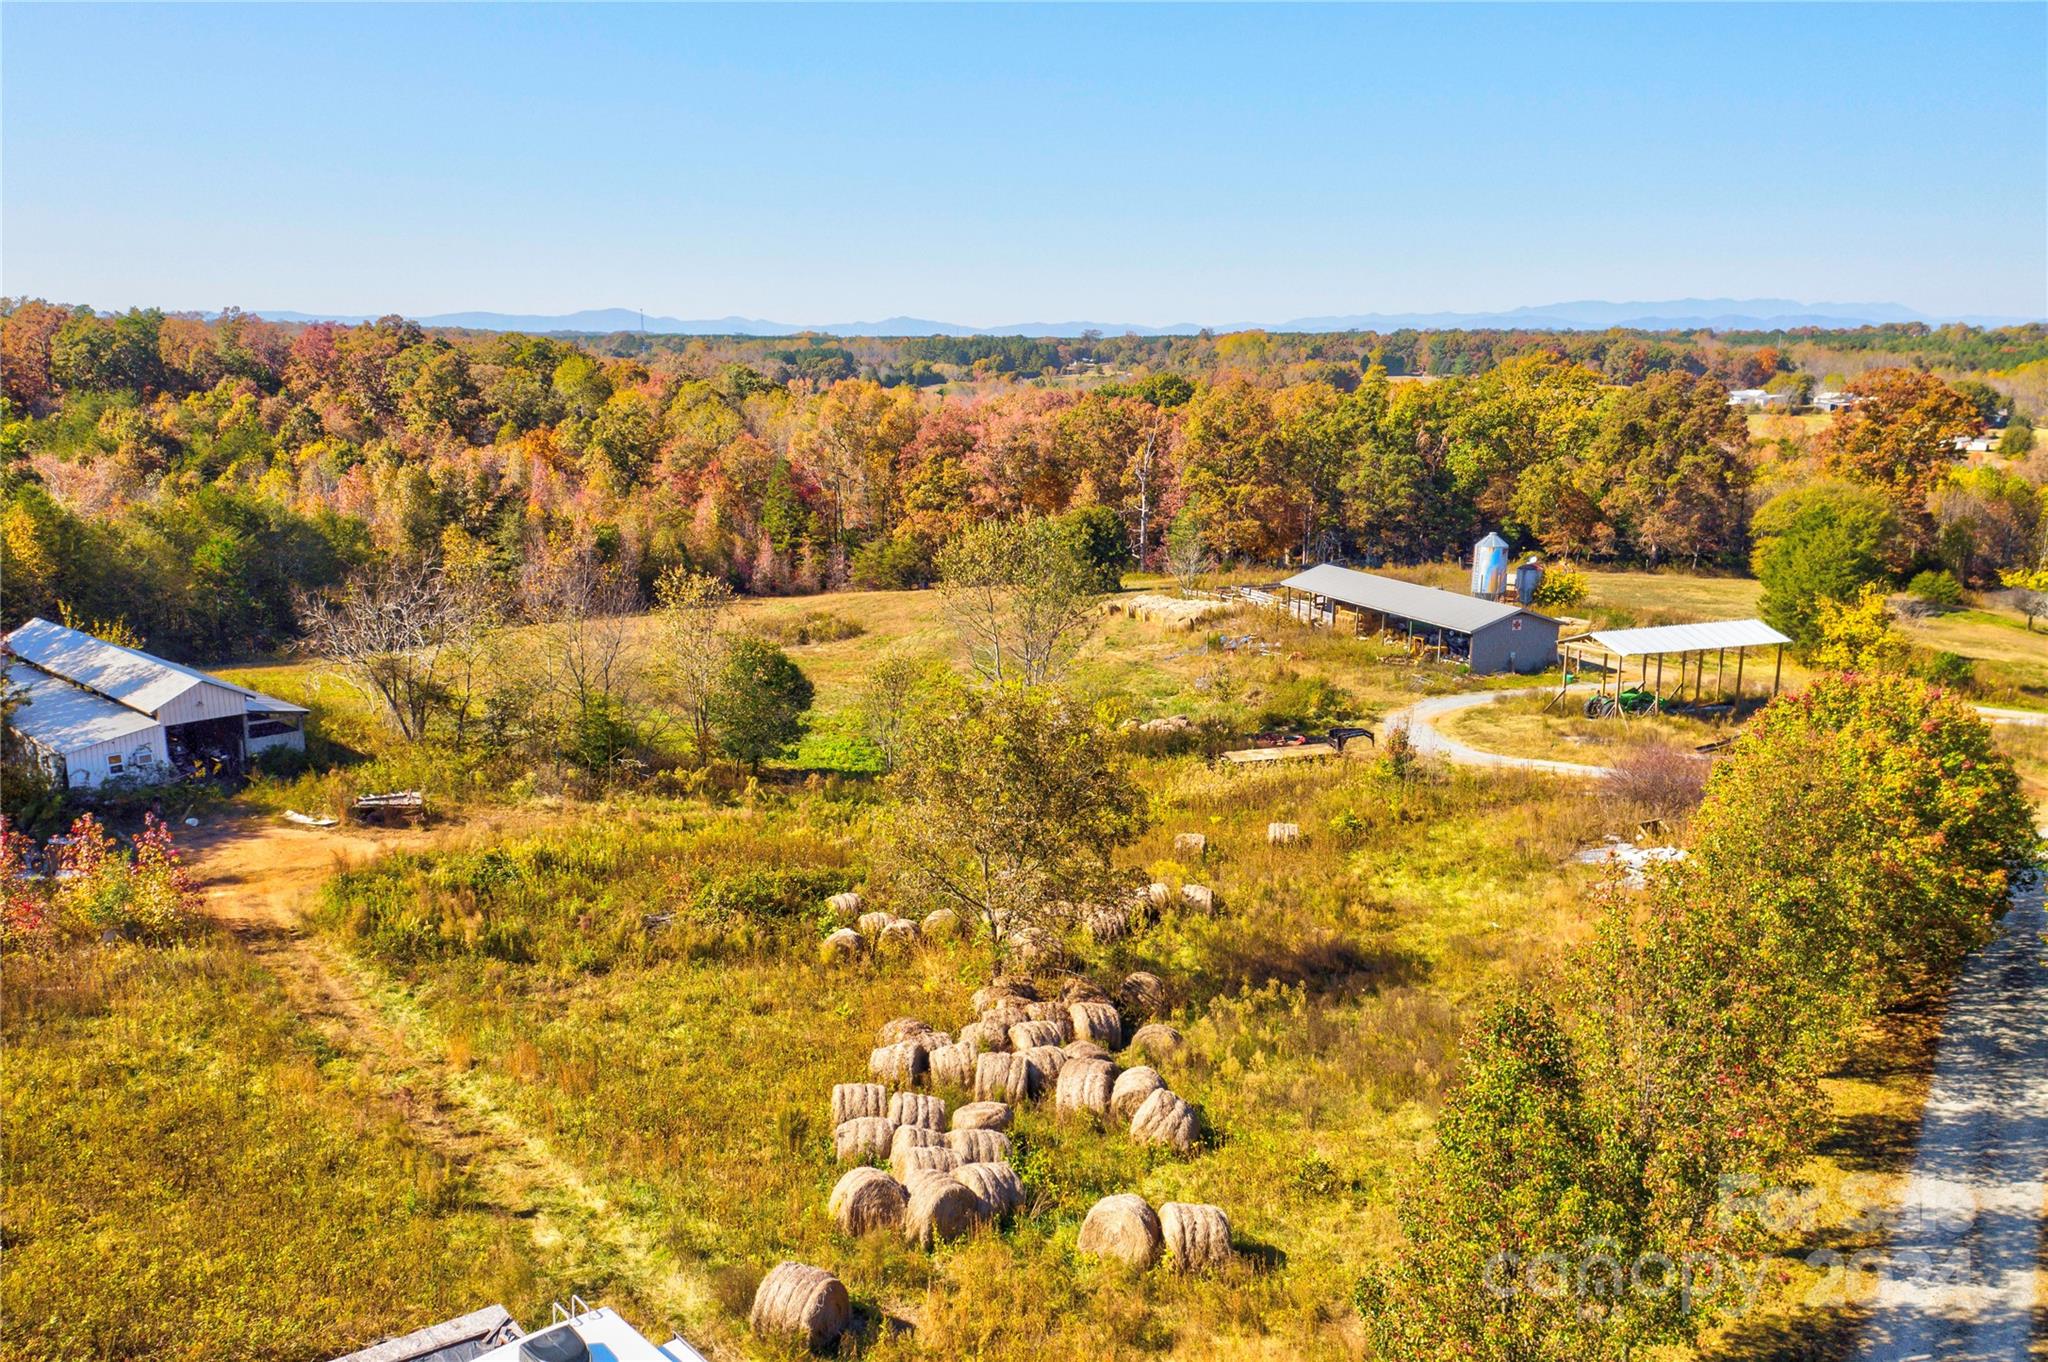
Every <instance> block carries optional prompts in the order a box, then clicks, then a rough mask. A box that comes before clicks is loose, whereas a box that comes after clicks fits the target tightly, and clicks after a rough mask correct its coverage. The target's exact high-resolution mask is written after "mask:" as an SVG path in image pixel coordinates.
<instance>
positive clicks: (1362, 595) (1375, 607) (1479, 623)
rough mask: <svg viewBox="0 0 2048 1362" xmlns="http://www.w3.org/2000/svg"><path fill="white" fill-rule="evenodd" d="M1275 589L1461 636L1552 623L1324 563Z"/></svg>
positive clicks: (1513, 608) (1534, 614) (1471, 598)
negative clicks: (1493, 627)
mask: <svg viewBox="0 0 2048 1362" xmlns="http://www.w3.org/2000/svg"><path fill="white" fill-rule="evenodd" d="M1281 585H1283V586H1290V587H1293V588H1294V589H1295V590H1296V591H1306V592H1309V593H1311V594H1313V595H1317V596H1323V597H1327V598H1328V599H1330V600H1333V601H1337V602H1339V603H1341V604H1343V605H1349V606H1356V607H1359V608H1361V609H1365V610H1372V611H1377V612H1378V613H1380V614H1382V615H1398V616H1400V617H1401V618H1402V619H1410V620H1414V621H1415V622H1416V623H1417V624H1429V625H1434V626H1435V627H1437V628H1439V629H1452V630H1455V631H1457V632H1458V633H1461V634H1476V633H1478V632H1479V631H1480V630H1481V629H1484V628H1486V627H1487V626H1488V625H1490V624H1498V623H1500V622H1501V621H1502V620H1504V619H1511V618H1513V617H1514V616H1516V615H1524V616H1527V617H1528V618H1530V619H1539V620H1543V621H1544V622H1546V623H1549V624H1555V623H1556V622H1557V621H1556V620H1553V619H1551V618H1550V616H1548V615H1543V614H1539V613H1537V612H1536V611H1534V610H1525V609H1523V608H1522V607H1520V606H1515V605H1503V604H1502V603H1501V602H1499V601H1489V600H1486V599H1483V598H1482V597H1479V596H1466V595H1461V594H1460V593H1458V592H1456V591H1442V590H1439V589H1438V588H1436V587H1433V586H1421V585H1418V584H1417V583H1415V582H1404V581H1402V580H1400V579H1399V578H1398V577H1382V576H1380V575H1379V574H1377V573H1372V572H1358V571H1354V570H1353V569H1351V568H1341V567H1337V566H1335V565H1334V564H1330V563H1322V564H1319V565H1317V566H1315V567H1312V568H1310V569H1308V571H1306V572H1297V573H1295V574H1294V575H1293V576H1292V577H1289V578H1288V579H1287V580H1286V581H1285V582H1283V583H1281Z"/></svg>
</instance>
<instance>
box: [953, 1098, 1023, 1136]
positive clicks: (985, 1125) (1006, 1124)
mask: <svg viewBox="0 0 2048 1362" xmlns="http://www.w3.org/2000/svg"><path fill="white" fill-rule="evenodd" d="M1010 1117H1011V1111H1010V1104H1009V1103H1008V1102H969V1103H968V1104H967V1105H966V1106H964V1107H957V1108H955V1109H954V1112H953V1129H955V1130H1008V1129H1009V1128H1010Z"/></svg>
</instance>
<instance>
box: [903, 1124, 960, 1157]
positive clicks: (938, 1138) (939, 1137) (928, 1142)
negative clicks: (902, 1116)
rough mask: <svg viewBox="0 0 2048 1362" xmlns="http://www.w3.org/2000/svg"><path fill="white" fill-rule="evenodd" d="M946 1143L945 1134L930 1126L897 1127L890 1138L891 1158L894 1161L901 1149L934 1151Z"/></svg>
mask: <svg viewBox="0 0 2048 1362" xmlns="http://www.w3.org/2000/svg"><path fill="white" fill-rule="evenodd" d="M945 1143H946V1136H945V1134H944V1133H943V1132H941V1131H937V1130H933V1129H932V1128H931V1127H929V1126H897V1127H896V1129H895V1133H894V1134H892V1135H891V1136H890V1137H889V1157H890V1159H892V1160H893V1159H894V1158H895V1157H896V1151H897V1150H899V1149H933V1148H936V1147H938V1146H940V1145H943V1144H945ZM948 1147H949V1148H950V1146H948Z"/></svg>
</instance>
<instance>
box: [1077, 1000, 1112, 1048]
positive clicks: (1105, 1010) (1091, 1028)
mask: <svg viewBox="0 0 2048 1362" xmlns="http://www.w3.org/2000/svg"><path fill="white" fill-rule="evenodd" d="M1067 1015H1068V1016H1069V1017H1071V1018H1072V1019H1073V1021H1072V1025H1073V1028H1074V1039H1075V1040H1092V1041H1094V1042H1095V1043H1096V1044H1097V1045H1106V1046H1108V1047H1109V1048H1110V1049H1112V1050H1116V1049H1121V1048H1122V1047H1123V1043H1124V1019H1123V1018H1122V1017H1120V1016H1118V1015H1117V1010H1116V1008H1115V1007H1114V1006H1112V1005H1111V1004H1109V1003H1075V1004H1074V1005H1073V1006H1071V1007H1069V1008H1068V1009H1067Z"/></svg>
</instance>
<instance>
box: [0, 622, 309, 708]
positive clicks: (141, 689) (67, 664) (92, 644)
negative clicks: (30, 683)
mask: <svg viewBox="0 0 2048 1362" xmlns="http://www.w3.org/2000/svg"><path fill="white" fill-rule="evenodd" d="M7 646H8V647H9V648H10V649H11V650H13V652H14V654H15V656H17V657H19V658H20V659H21V660H22V661H24V662H31V663H34V664H35V665H36V666H38V667H40V668H42V669H43V670H44V671H46V672H49V673H51V674H53V675H56V676H61V677H63V678H64V679H65V680H66V681H71V682H75V683H76V684H78V685H81V686H84V687H86V688H87V689H88V690H95V691H98V692H99V693H100V694H101V695H104V696H106V697H107V698H108V699H110V700H118V701H120V702H121V703H122V704H123V705H126V706H127V707H128V708H130V709H133V710H139V711H141V712H142V713H144V714H155V713H156V712H157V711H159V710H161V709H162V708H163V707H164V706H165V705H167V704H169V703H170V702H171V701H173V700H175V699H177V698H178V697H179V696H180V695H183V694H184V693H185V692H186V691H188V690H191V689H192V688H193V687H194V686H219V687H220V688H221V689H222V690H231V691H235V692H237V693H239V694H241V695H244V696H247V697H248V698H250V699H252V700H256V701H260V702H261V703H260V704H253V705H251V706H249V708H251V709H254V710H258V711H259V712H267V713H285V714H304V713H305V712H306V711H305V709H304V708H303V707H301V706H299V705H294V704H288V703H286V702H285V701H283V700H278V699H275V698H273V697H271V696H268V695H265V694H263V693H262V692H260V691H253V690H250V689H249V688H248V687H247V686H238V685H236V684H235V683H234V682H232V681H223V680H221V679H220V678H219V677H217V676H208V675H207V674H206V673H205V672H201V671H194V670H193V669H192V668H190V667H184V666H180V665H179V664H177V663H176V662H166V661H164V659H162V658H160V657H155V656H152V655H151V654H149V653H145V652H139V651H137V650H136V649H134V648H123V647H121V646H120V645H119V644H115V643H108V642H107V641H106V640H104V639H97V638H94V637H93V636H92V635H91V634H87V633H81V632H80V631H79V630H77V629H67V628H65V627H64V626H63V625H61V624H52V623H50V621H48V620H46V619H32V620H30V621H29V622H28V623H27V624H24V625H22V626H21V627H20V628H19V629H16V630H15V631H14V632H13V633H11V634H9V635H8V636H7Z"/></svg>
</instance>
